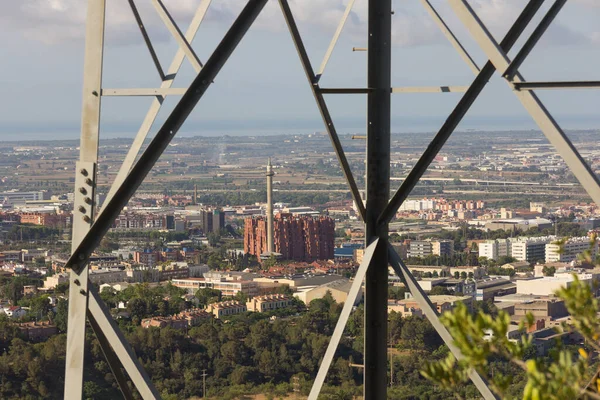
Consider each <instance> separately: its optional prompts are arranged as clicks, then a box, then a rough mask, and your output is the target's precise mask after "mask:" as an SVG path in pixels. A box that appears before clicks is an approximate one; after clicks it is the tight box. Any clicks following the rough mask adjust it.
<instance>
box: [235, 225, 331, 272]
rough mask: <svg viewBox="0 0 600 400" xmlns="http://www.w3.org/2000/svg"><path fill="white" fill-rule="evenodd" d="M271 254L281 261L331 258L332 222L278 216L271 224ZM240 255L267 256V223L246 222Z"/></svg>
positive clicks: (309, 260) (308, 260)
mask: <svg viewBox="0 0 600 400" xmlns="http://www.w3.org/2000/svg"><path fill="white" fill-rule="evenodd" d="M273 225H274V226H273V236H274V242H273V243H274V251H275V253H279V254H281V258H283V259H285V260H295V261H307V262H311V261H314V260H329V259H333V258H334V247H335V246H334V239H335V222H334V220H333V219H331V218H329V217H326V216H321V217H312V216H295V215H292V214H289V213H287V214H284V213H279V214H277V215H276V216H275V218H274V221H273ZM244 252H246V253H248V254H252V255H254V256H256V257H257V258H259V259H260V256H261V255H262V254H264V253H266V252H267V220H266V219H265V218H264V217H257V218H246V219H245V223H244Z"/></svg>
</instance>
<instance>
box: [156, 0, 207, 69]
mask: <svg viewBox="0 0 600 400" xmlns="http://www.w3.org/2000/svg"><path fill="white" fill-rule="evenodd" d="M152 5H154V8H156V12H157V13H158V16H159V17H160V19H162V21H163V22H164V24H165V26H166V27H167V29H168V30H169V32H171V35H173V38H174V39H175V41H176V42H177V44H178V45H179V47H180V48H182V49H183V51H184V53H185V55H186V56H187V58H188V60H189V61H190V63H191V64H192V67H194V69H195V70H198V69H200V68H202V62H200V59H199V58H198V56H197V55H196V52H195V51H194V49H193V48H192V46H190V42H188V41H187V39H186V38H185V36H183V33H181V30H180V29H179V27H178V26H177V24H176V23H175V20H173V17H171V14H170V13H169V10H167V8H166V7H165V5H164V4H163V2H162V1H161V0H152Z"/></svg>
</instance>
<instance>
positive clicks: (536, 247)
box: [510, 236, 555, 262]
mask: <svg viewBox="0 0 600 400" xmlns="http://www.w3.org/2000/svg"><path fill="white" fill-rule="evenodd" d="M554 239H555V238H554V237H553V236H544V237H539V238H536V237H530V238H518V239H517V240H514V241H511V252H510V255H511V257H513V258H515V259H517V260H518V261H527V262H535V261H540V260H543V259H545V257H546V246H547V244H548V243H550V242H551V241H553V240H554Z"/></svg>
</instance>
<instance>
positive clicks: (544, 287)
mask: <svg viewBox="0 0 600 400" xmlns="http://www.w3.org/2000/svg"><path fill="white" fill-rule="evenodd" d="M578 277H579V280H580V281H582V282H586V283H588V284H589V285H592V282H593V275H592V274H587V273H579V274H578ZM573 281H574V278H573V275H571V274H570V273H568V274H555V276H544V277H541V278H532V279H522V280H518V281H517V293H520V294H531V295H538V296H550V295H552V294H554V293H555V292H556V291H557V290H558V289H560V288H564V287H569V286H571V285H572V284H573Z"/></svg>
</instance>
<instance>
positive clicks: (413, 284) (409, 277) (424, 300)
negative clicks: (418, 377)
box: [388, 243, 497, 400]
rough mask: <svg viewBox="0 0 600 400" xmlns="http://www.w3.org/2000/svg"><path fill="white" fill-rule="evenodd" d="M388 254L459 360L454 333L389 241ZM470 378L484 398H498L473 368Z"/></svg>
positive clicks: (459, 355) (400, 276) (401, 277)
mask: <svg viewBox="0 0 600 400" xmlns="http://www.w3.org/2000/svg"><path fill="white" fill-rule="evenodd" d="M388 254H389V259H390V265H391V266H392V268H393V269H394V271H395V272H396V275H398V277H399V278H400V279H402V281H404V284H405V285H406V287H407V288H408V290H409V291H410V293H411V294H412V296H413V297H414V298H415V300H416V301H417V303H419V306H420V307H421V310H423V313H424V314H425V316H426V317H427V319H428V320H429V322H431V325H433V327H434V328H435V330H436V331H437V333H438V334H439V335H440V337H441V338H442V340H443V341H444V343H446V345H447V346H448V348H449V349H450V351H451V352H452V354H454V357H456V359H457V360H460V359H462V358H463V356H462V353H461V352H460V350H459V349H458V348H457V347H456V346H455V345H454V339H453V338H452V335H450V332H448V330H447V329H446V327H445V326H444V325H443V324H442V322H441V321H440V318H439V314H438V312H437V309H436V307H435V306H434V305H433V304H432V303H431V300H429V296H427V294H426V293H425V292H424V291H423V289H422V288H421V286H420V285H419V283H418V282H417V280H416V279H415V277H414V276H413V274H411V273H410V271H409V270H408V268H407V267H406V265H405V264H404V262H403V261H402V259H401V258H400V256H399V255H398V253H396V250H394V248H393V247H392V245H391V244H389V243H388ZM469 378H471V381H472V382H473V384H475V386H476V387H477V389H478V390H479V393H481V395H482V396H483V398H484V399H486V400H488V399H496V398H497V397H496V396H495V395H494V393H492V391H491V390H490V388H489V386H488V384H487V383H486V381H485V380H484V379H483V378H482V377H481V376H480V375H479V374H478V373H477V372H476V371H475V370H473V371H472V372H471V373H470V374H469Z"/></svg>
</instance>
